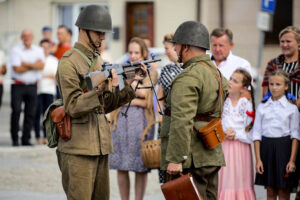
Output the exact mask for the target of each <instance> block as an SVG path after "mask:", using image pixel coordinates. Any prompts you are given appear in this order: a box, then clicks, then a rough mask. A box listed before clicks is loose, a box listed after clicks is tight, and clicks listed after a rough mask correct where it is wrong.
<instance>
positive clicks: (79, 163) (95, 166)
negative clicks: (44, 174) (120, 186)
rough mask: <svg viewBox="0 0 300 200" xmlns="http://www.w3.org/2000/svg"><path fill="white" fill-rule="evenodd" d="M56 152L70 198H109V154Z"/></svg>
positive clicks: (77, 199) (64, 184) (63, 182)
mask: <svg viewBox="0 0 300 200" xmlns="http://www.w3.org/2000/svg"><path fill="white" fill-rule="evenodd" d="M56 154H57V160H58V165H59V168H60V171H61V173H62V185H63V189H64V191H65V193H66V196H67V199H68V200H108V199H109V167H108V162H109V161H108V155H104V156H102V155H100V156H84V155H72V154H66V153H62V152H59V151H56Z"/></svg>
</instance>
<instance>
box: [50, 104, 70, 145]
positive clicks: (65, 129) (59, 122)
mask: <svg viewBox="0 0 300 200" xmlns="http://www.w3.org/2000/svg"><path fill="white" fill-rule="evenodd" d="M50 116H51V118H52V120H53V122H54V123H55V125H56V129H57V131H58V133H59V135H60V137H61V138H62V139H63V140H65V141H68V140H69V139H71V119H70V116H69V115H67V114H66V112H65V108H64V106H59V107H57V108H55V109H53V110H51V111H50Z"/></svg>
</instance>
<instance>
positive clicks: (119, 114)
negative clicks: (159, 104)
mask: <svg viewBox="0 0 300 200" xmlns="http://www.w3.org/2000/svg"><path fill="white" fill-rule="evenodd" d="M128 54H129V59H130V61H131V62H137V61H143V60H147V59H148V49H147V47H146V44H145V43H144V41H143V40H142V39H141V38H138V37H134V38H132V39H131V40H130V42H129V44H128ZM151 68H152V66H151ZM150 75H151V77H152V81H153V82H154V84H156V82H157V79H158V74H157V72H156V70H155V69H151V71H150ZM137 84H138V87H139V89H137V90H136V98H134V99H133V100H132V101H131V104H130V107H129V108H128V105H126V106H123V107H122V108H120V109H118V110H115V111H113V112H112V113H111V115H110V119H111V125H112V132H111V134H112V139H113V148H114V153H112V154H110V155H109V159H110V169H115V170H117V179H118V185H119V190H120V196H121V199H122V200H129V199H130V198H129V194H130V179H129V171H132V172H134V173H135V184H134V185H135V199H136V200H142V199H143V197H144V194H145V190H146V185H147V173H148V172H149V169H147V168H146V167H145V165H144V163H143V161H142V155H141V152H142V150H141V138H142V134H143V132H144V129H145V128H146V126H147V125H148V124H149V123H152V122H153V121H154V120H155V113H154V106H153V90H151V89H142V87H149V86H151V82H150V79H149V76H148V75H147V76H146V78H145V79H144V80H143V81H142V82H140V83H138V82H137V81H135V82H133V83H132V84H131V87H132V88H136V87H137ZM127 109H128V112H127V117H125V116H124V113H125V112H126V111H127ZM153 136H154V129H153V128H152V129H150V130H149V132H148V134H147V137H146V140H147V139H152V138H153Z"/></svg>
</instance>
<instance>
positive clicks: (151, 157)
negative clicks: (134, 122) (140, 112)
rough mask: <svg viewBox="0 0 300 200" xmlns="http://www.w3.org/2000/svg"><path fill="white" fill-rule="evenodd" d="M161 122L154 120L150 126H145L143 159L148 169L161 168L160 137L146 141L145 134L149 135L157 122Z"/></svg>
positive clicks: (142, 144) (142, 142)
mask: <svg viewBox="0 0 300 200" xmlns="http://www.w3.org/2000/svg"><path fill="white" fill-rule="evenodd" d="M157 123H160V122H159V121H157V122H152V123H150V124H148V126H147V127H146V128H145V130H144V133H143V136H142V141H141V146H142V160H143V162H144V165H145V166H146V167H147V168H148V169H159V168H160V139H158V140H147V141H145V136H146V135H147V133H148V131H149V129H150V128H151V127H152V126H153V125H155V124H157Z"/></svg>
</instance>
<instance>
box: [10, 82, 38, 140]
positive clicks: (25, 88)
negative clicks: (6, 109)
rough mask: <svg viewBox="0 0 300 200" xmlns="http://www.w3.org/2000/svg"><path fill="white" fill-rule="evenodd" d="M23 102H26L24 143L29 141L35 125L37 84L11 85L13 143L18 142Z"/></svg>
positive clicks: (11, 130)
mask: <svg viewBox="0 0 300 200" xmlns="http://www.w3.org/2000/svg"><path fill="white" fill-rule="evenodd" d="M22 102H24V104H25V107H24V121H23V134H22V144H27V143H29V139H30V132H31V129H32V126H33V122H34V118H35V112H36V107H37V86H36V85H21V84H20V85H19V84H13V85H12V86H11V109H12V114H11V121H10V132H11V138H12V141H13V143H18V140H19V137H18V132H19V120H20V115H21V111H22Z"/></svg>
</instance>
